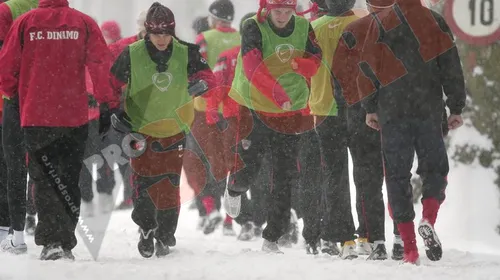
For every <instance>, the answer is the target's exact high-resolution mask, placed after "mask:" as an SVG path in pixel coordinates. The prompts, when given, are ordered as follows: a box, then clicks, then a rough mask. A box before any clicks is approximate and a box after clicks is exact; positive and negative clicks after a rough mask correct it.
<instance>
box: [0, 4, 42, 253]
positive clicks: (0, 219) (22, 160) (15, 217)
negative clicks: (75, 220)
mask: <svg viewBox="0 0 500 280" xmlns="http://www.w3.org/2000/svg"><path fill="white" fill-rule="evenodd" d="M37 5H38V1H37V0H10V1H7V2H5V3H2V4H0V48H1V47H2V45H3V42H4V40H5V37H6V36H7V32H8V31H9V29H10V27H11V25H12V23H13V22H14V21H15V20H16V19H17V18H18V17H19V16H21V15H22V14H23V13H26V12H28V11H29V10H30V9H32V8H34V7H36V6H37ZM2 101H3V108H2V109H3V111H2V113H3V114H2V115H3V118H4V119H5V120H6V122H5V123H2V127H1V133H2V135H3V136H4V137H3V140H2V148H3V149H2V152H3V155H2V157H1V159H2V160H3V161H4V162H2V163H1V164H2V166H1V167H0V168H2V171H3V174H2V175H0V176H1V179H2V180H3V184H2V185H1V186H0V240H2V242H1V243H0V248H1V250H2V251H3V252H10V253H14V254H23V253H26V252H27V246H26V244H25V242H24V231H25V229H26V231H29V229H28V228H25V223H26V202H25V201H26V174H27V172H28V169H27V167H26V150H25V147H24V140H23V138H24V137H23V134H22V133H23V132H22V130H21V123H20V117H19V102H18V100H17V98H15V99H12V100H3V99H2ZM4 168H5V169H4ZM32 218H33V217H31V218H29V220H31V221H33V219H32ZM32 225H33V224H32ZM9 226H10V228H11V230H12V235H9V236H7V237H6V234H7V232H8V228H9ZM6 228H7V231H6V230H5V229H6ZM5 237H6V238H5Z"/></svg>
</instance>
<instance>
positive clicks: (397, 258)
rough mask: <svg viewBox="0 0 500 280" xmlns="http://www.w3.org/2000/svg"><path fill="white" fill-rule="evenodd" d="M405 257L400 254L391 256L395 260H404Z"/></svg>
mask: <svg viewBox="0 0 500 280" xmlns="http://www.w3.org/2000/svg"><path fill="white" fill-rule="evenodd" d="M403 258H404V256H403V255H400V256H394V255H392V256H391V259H392V260H394V261H402V260H403Z"/></svg>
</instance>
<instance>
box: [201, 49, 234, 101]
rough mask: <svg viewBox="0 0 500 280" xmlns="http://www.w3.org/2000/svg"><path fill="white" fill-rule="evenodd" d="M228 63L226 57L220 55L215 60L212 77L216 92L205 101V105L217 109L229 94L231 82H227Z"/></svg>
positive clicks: (228, 75)
mask: <svg viewBox="0 0 500 280" xmlns="http://www.w3.org/2000/svg"><path fill="white" fill-rule="evenodd" d="M227 63H228V57H227V56H225V55H221V56H220V57H219V59H218V60H217V63H216V64H215V67H214V71H213V72H214V76H215V80H216V82H217V87H218V90H217V91H216V92H214V94H213V95H212V96H211V98H208V99H207V103H208V104H210V103H212V104H211V105H212V106H214V107H215V108H217V107H218V106H219V104H220V103H221V102H222V100H223V99H224V97H225V96H227V95H228V94H229V87H230V86H231V84H230V83H231V82H232V81H229V77H230V75H231V73H229V72H230V71H231V69H230V67H229V65H228V64H227Z"/></svg>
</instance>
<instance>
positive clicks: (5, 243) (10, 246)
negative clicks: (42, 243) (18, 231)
mask: <svg viewBox="0 0 500 280" xmlns="http://www.w3.org/2000/svg"><path fill="white" fill-rule="evenodd" d="M12 238H13V236H12V235H9V236H7V238H5V239H4V240H2V242H1V243H0V249H1V250H2V252H6V253H11V254H14V255H22V254H26V253H28V246H26V243H23V244H19V245H14V243H13V240H12Z"/></svg>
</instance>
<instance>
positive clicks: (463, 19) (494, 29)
mask: <svg viewBox="0 0 500 280" xmlns="http://www.w3.org/2000/svg"><path fill="white" fill-rule="evenodd" d="M444 15H445V18H446V21H447V23H448V25H449V26H450V28H451V31H452V32H453V33H454V34H455V35H456V36H457V37H458V38H459V39H460V40H462V41H464V42H466V43H468V44H471V45H479V46H486V45H490V44H493V43H494V42H496V41H500V1H498V0H446V2H445V6H444Z"/></svg>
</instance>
